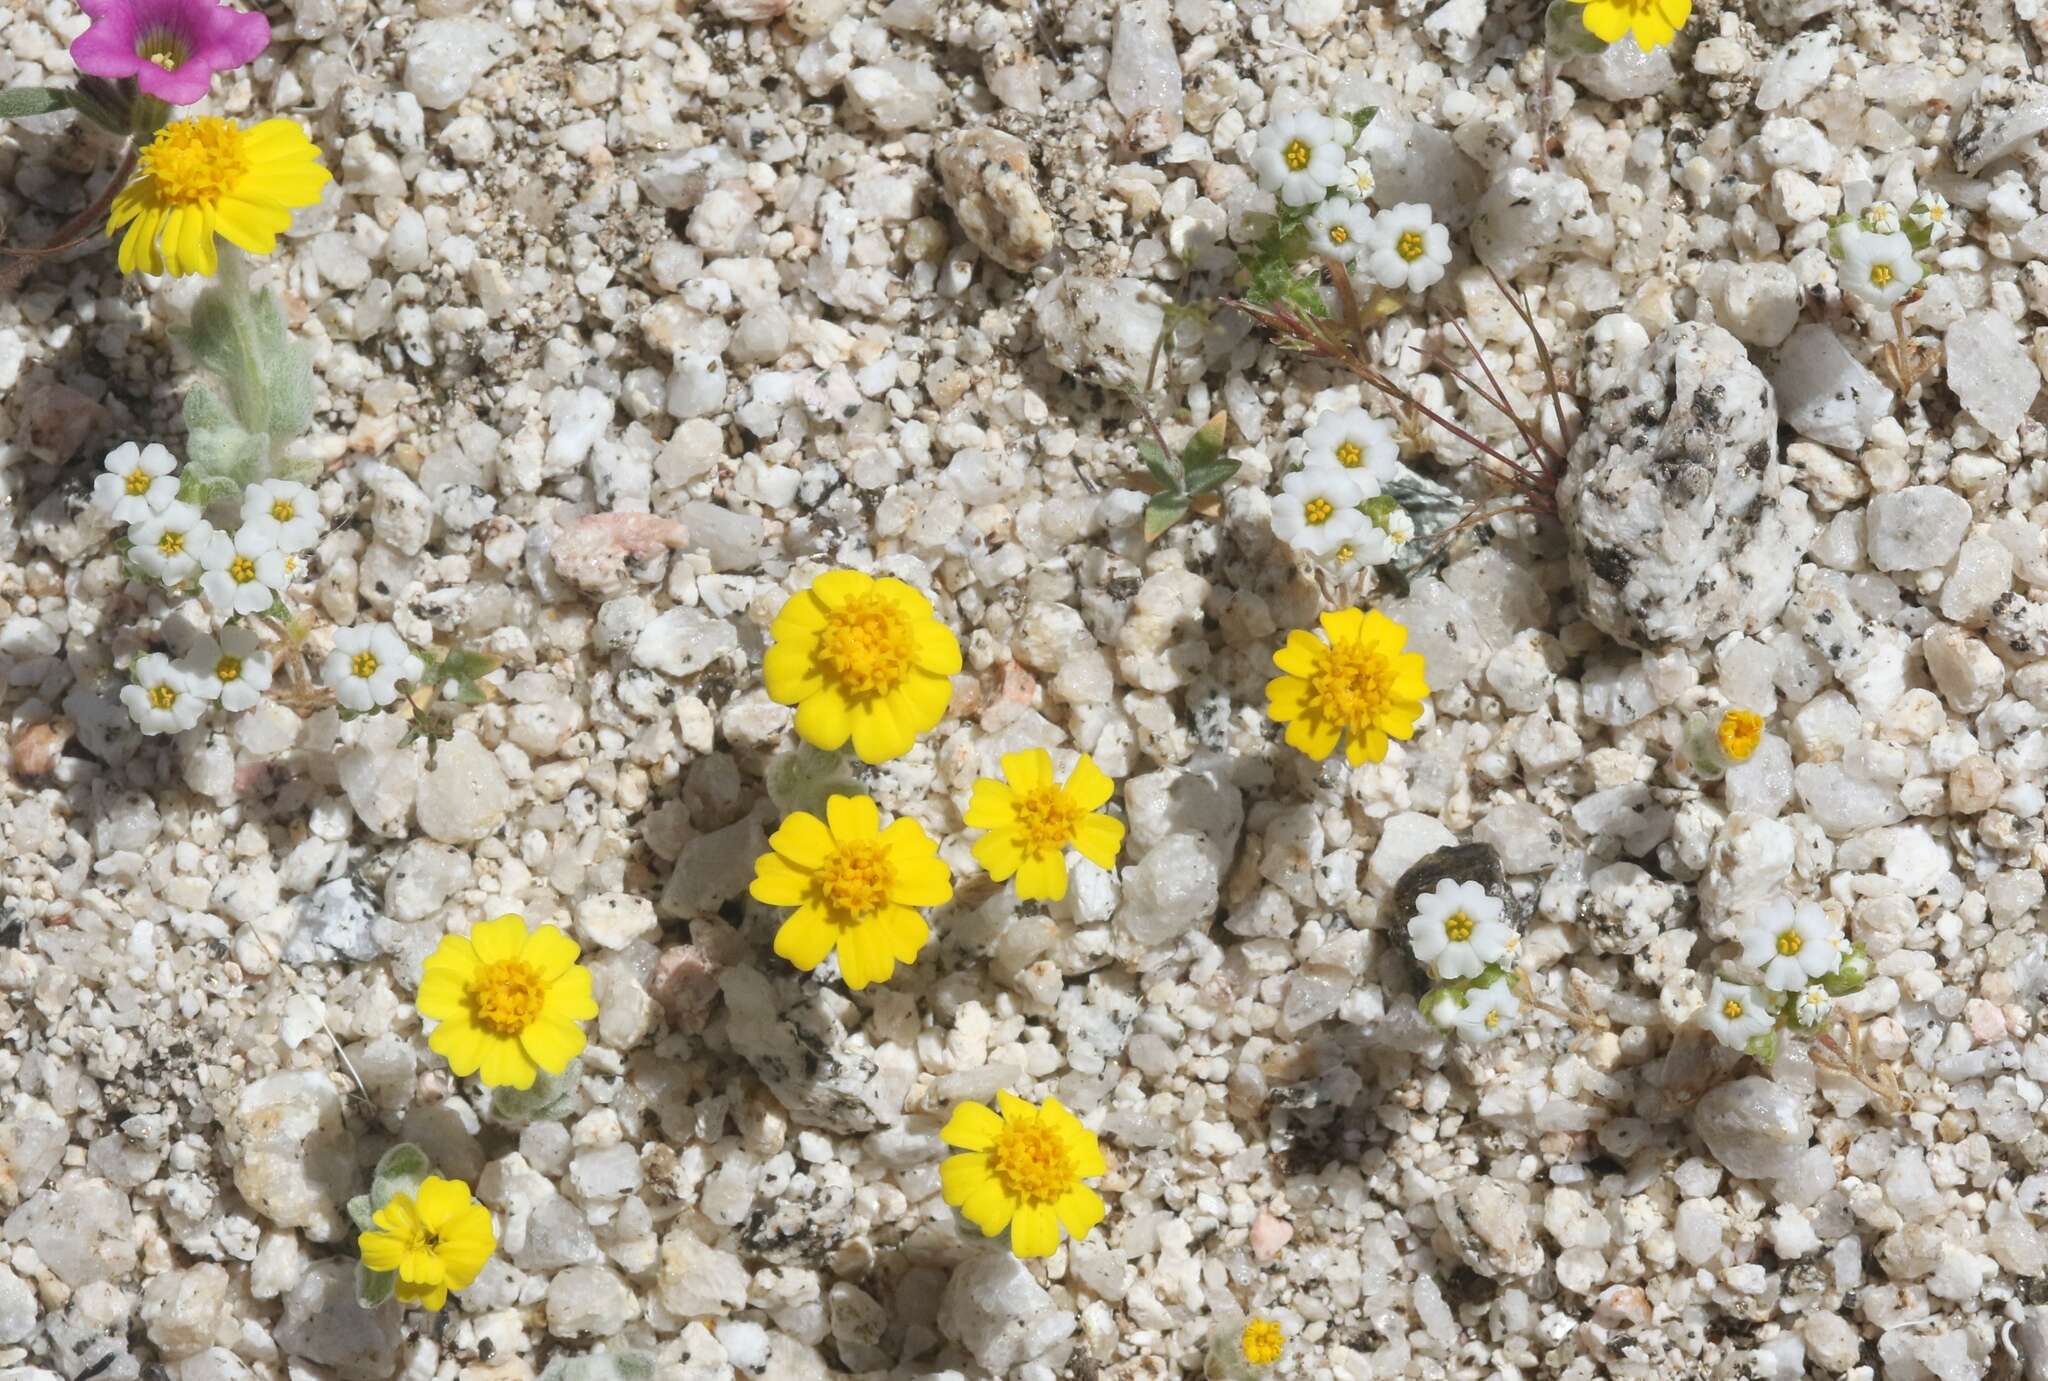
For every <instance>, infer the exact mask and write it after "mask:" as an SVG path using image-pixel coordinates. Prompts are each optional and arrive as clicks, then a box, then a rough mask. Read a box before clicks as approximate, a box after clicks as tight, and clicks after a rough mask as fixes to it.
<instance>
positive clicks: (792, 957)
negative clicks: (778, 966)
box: [775, 910, 839, 973]
mask: <svg viewBox="0 0 2048 1381" xmlns="http://www.w3.org/2000/svg"><path fill="white" fill-rule="evenodd" d="M838 942H839V931H838V928H837V927H835V926H833V925H832V924H831V923H830V922H828V921H827V920H825V918H824V917H823V916H822V915H821V914H819V913H818V912H817V911H815V910H804V911H799V912H797V913H796V914H795V915H794V916H791V917H790V918H789V919H788V920H786V921H784V922H783V923H782V928H781V929H779V930H777V931H776V932H775V952H776V954H778V955H780V956H781V957H782V958H784V959H787V960H788V961H789V962H790V963H792V964H794V965H796V966H797V967H798V968H800V969H802V970H803V971H804V972H805V973H809V972H810V971H811V970H812V969H815V968H816V967H818V965H820V964H822V963H824V962H825V956H826V955H828V954H830V953H831V952H832V946H833V945H835V944H837V943H838Z"/></svg>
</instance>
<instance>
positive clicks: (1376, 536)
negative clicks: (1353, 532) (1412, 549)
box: [1318, 519, 1395, 579]
mask: <svg viewBox="0 0 2048 1381" xmlns="http://www.w3.org/2000/svg"><path fill="white" fill-rule="evenodd" d="M1394 554H1395V548H1394V543H1393V539H1392V538H1390V537H1388V535H1387V534H1386V533H1385V532H1384V531H1382V530H1381V529H1380V528H1378V527H1375V526H1374V525H1373V523H1372V521H1371V520H1370V519H1367V521H1366V524H1365V526H1364V527H1362V528H1360V529H1359V531H1358V535H1357V536H1356V537H1352V538H1348V539H1346V540H1345V541H1342V542H1339V543H1338V544H1337V545H1336V546H1334V547H1332V548H1330V550H1329V551H1327V552H1325V553H1323V555H1322V556H1321V557H1320V558H1318V559H1319V560H1320V561H1321V563H1322V565H1323V566H1324V567H1326V568H1327V569H1328V570H1329V571H1330V573H1331V574H1332V575H1335V576H1337V577H1338V578H1340V579H1341V578H1343V577H1345V576H1350V575H1354V574H1356V573H1357V572H1359V571H1361V570H1363V569H1365V568H1366V567H1367V566H1384V565H1386V564H1387V562H1389V561H1392V560H1393V559H1394Z"/></svg>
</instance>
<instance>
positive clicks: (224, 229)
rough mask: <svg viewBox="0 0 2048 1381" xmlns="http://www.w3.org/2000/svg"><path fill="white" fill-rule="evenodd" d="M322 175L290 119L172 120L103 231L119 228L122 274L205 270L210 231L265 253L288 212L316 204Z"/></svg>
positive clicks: (211, 252) (213, 259)
mask: <svg viewBox="0 0 2048 1381" xmlns="http://www.w3.org/2000/svg"><path fill="white" fill-rule="evenodd" d="M330 180H331V178H330V176H329V174H328V172H327V170H326V169H325V168H323V167H321V166H320V154H319V150H317V149H315V148H314V147H313V144H312V141H310V140H309V139H307V138H306V133H305V131H304V130H302V129H300V128H299V126H298V125H297V124H295V123H294V122H292V121H290V120H282V119H279V120H264V121H262V122H260V123H258V124H255V125H251V126H249V127H248V128H246V129H244V128H243V127H242V126H240V125H237V124H236V123H235V122H234V121H232V120H224V119H222V118H221V117H220V116H218V115H201V116H197V117H194V118H192V119H187V120H173V121H171V122H170V123H169V124H167V125H165V126H164V127H163V128H162V129H160V130H158V131H157V132H156V136H155V137H154V138H153V139H151V140H150V142H149V144H148V145H147V146H146V147H145V148H144V149H143V150H142V153H141V154H140V156H139V157H138V158H137V160H136V169H135V177H134V179H133V180H132V181H130V182H129V183H128V185H127V186H125V187H123V188H122V189H121V192H120V194H119V195H118V196H116V197H115V198H114V203H113V207H112V209H111V210H110V212H109V213H108V216H107V233H108V234H109V235H113V234H117V233H120V234H121V254H120V263H121V271H122V272H123V273H138V272H139V273H170V274H186V273H205V274H211V273H214V272H216V271H217V270H218V268H219V257H218V250H217V248H216V246H215V243H214V239H215V237H216V236H218V237H220V238H221V239H224V240H227V241H228V242H229V243H230V244H234V245H238V246H240V247H241V248H242V249H245V250H247V251H248V252H249V253H251V254H268V253H270V252H271V250H273V249H275V248H276V247H277V235H278V232H279V231H281V230H284V229H287V228H288V227H289V226H290V225H291V222H292V216H291V213H292V211H293V209H294V208H297V207H301V206H311V205H312V204H313V203H314V202H316V201H318V200H319V199H320V192H321V189H322V188H323V187H325V186H326V185H327V183H328V182H329V181H330ZM123 227H126V229H125V233H124V232H123Z"/></svg>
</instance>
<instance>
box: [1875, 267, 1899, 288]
mask: <svg viewBox="0 0 2048 1381" xmlns="http://www.w3.org/2000/svg"><path fill="white" fill-rule="evenodd" d="M1892 277H1893V274H1892V266H1891V265H1890V264H1872V265H1871V266H1870V286H1871V287H1873V288H1881V287H1883V286H1885V284H1887V283H1889V282H1891V281H1892Z"/></svg>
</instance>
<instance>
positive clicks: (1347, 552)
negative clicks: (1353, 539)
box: [1337, 542, 1358, 561]
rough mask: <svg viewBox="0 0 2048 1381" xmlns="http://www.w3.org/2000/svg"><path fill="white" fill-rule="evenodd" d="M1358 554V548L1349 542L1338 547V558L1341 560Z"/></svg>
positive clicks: (1347, 559)
mask: <svg viewBox="0 0 2048 1381" xmlns="http://www.w3.org/2000/svg"><path fill="white" fill-rule="evenodd" d="M1356 555H1358V549H1357V548H1356V547H1354V546H1352V545H1351V544H1350V543H1349V542H1346V543H1345V544H1344V545H1343V546H1341V547H1339V548H1337V559H1338V560H1339V561H1349V560H1350V559H1351V558H1352V557H1354V556H1356Z"/></svg>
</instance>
